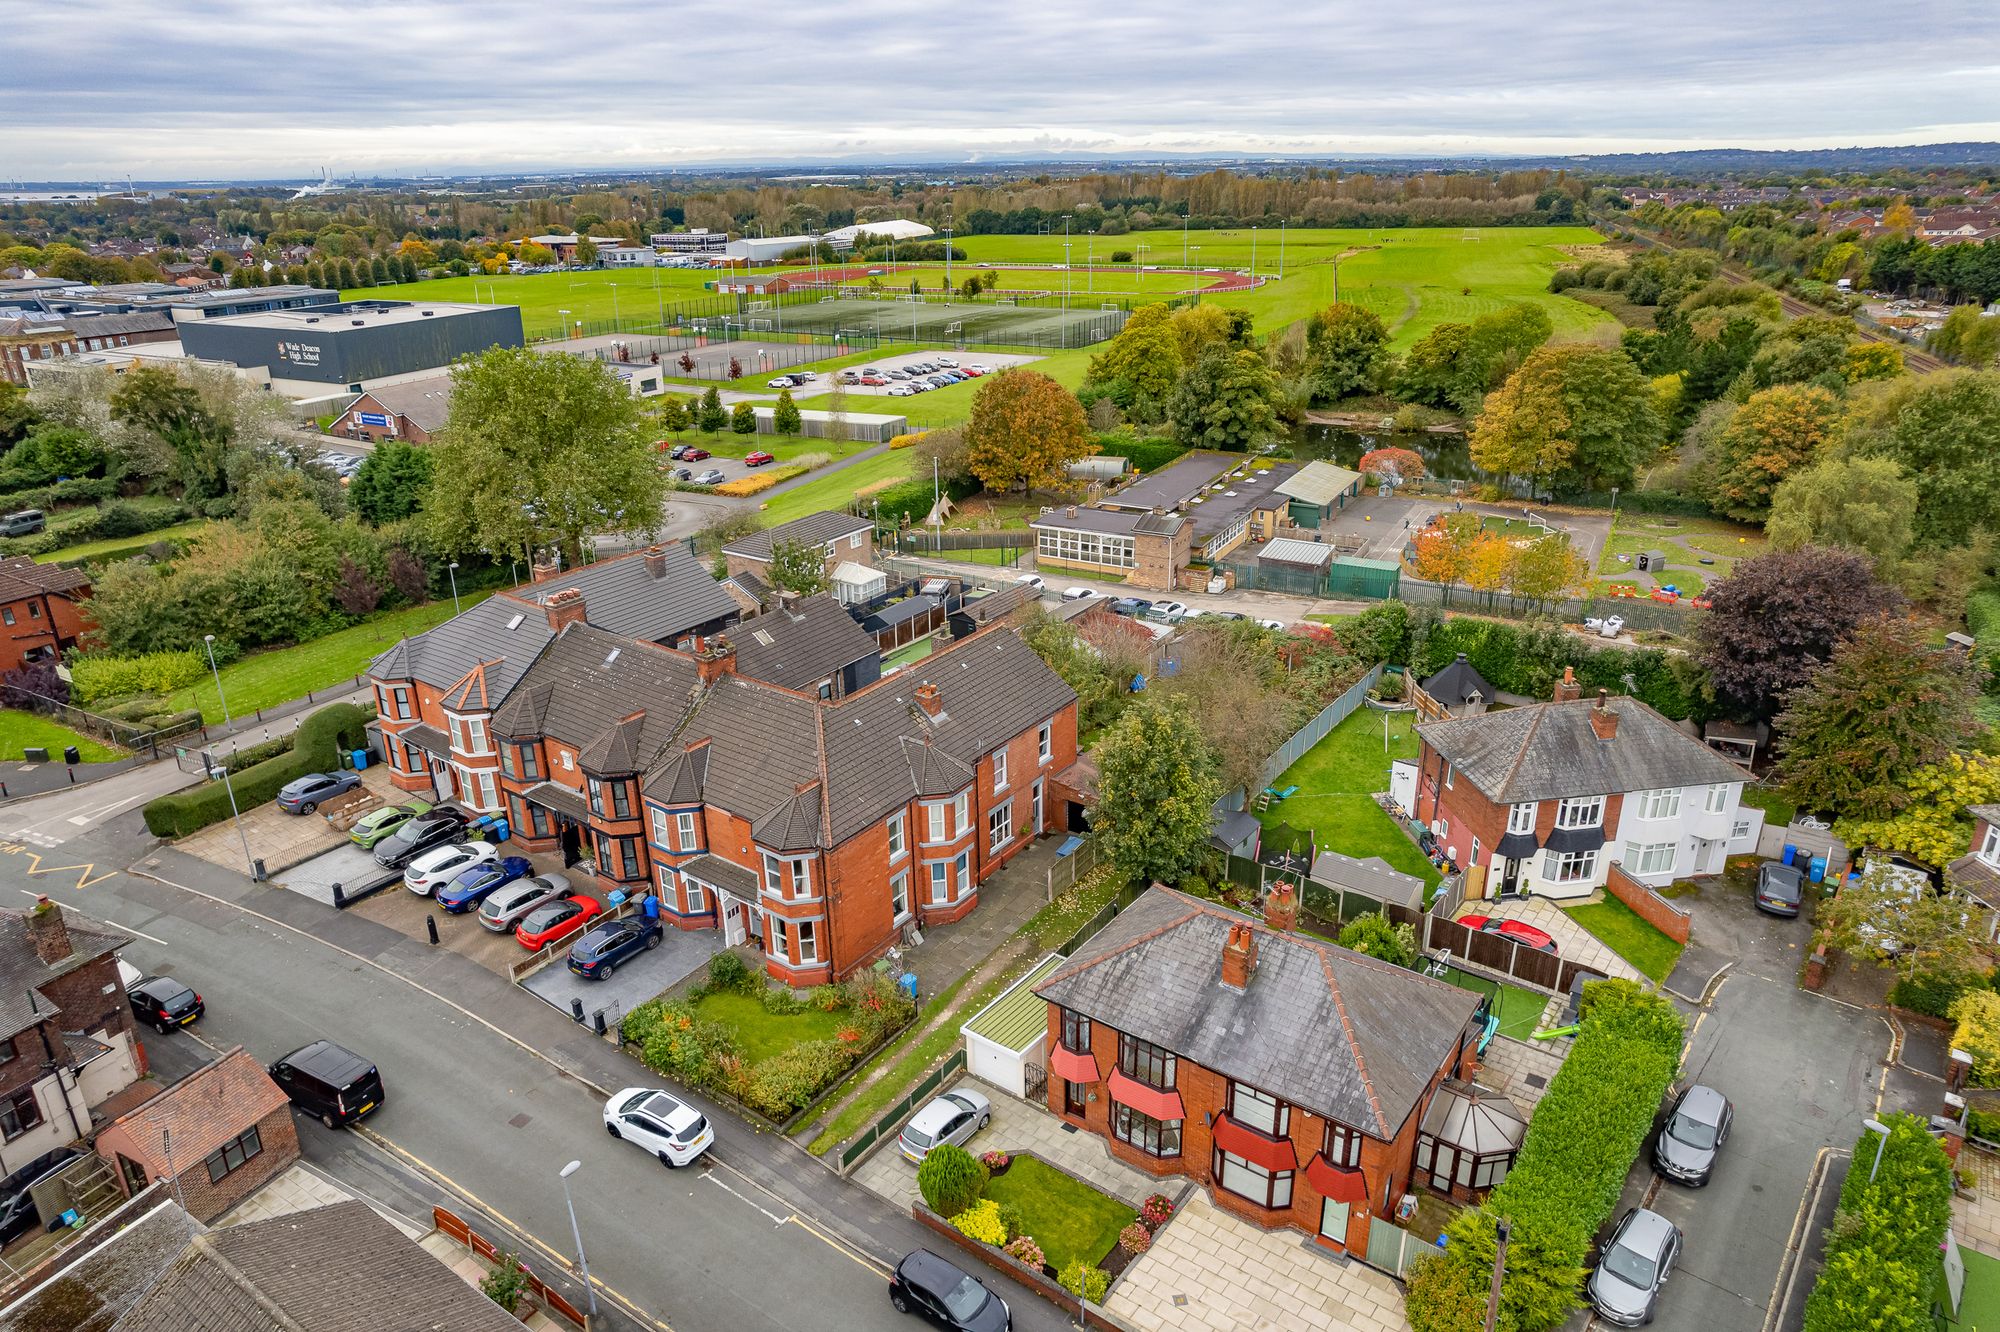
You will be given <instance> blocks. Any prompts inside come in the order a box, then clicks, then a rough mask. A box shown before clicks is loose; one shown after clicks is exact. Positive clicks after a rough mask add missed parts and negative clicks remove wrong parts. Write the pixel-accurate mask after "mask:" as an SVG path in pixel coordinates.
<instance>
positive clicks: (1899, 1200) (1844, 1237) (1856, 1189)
mask: <svg viewBox="0 0 2000 1332" xmlns="http://www.w3.org/2000/svg"><path fill="white" fill-rule="evenodd" d="M1883 1120H1884V1122H1885V1123H1886V1124H1887V1125H1888V1126H1889V1136H1888V1141H1887V1142H1882V1141H1881V1139H1879V1138H1878V1137H1877V1136H1876V1135H1875V1134H1874V1133H1873V1132H1864V1133H1863V1134H1862V1136H1861V1139H1860V1141H1859V1142H1857V1143H1856V1144H1855V1147H1854V1161H1855V1168H1854V1169H1852V1170H1849V1171H1848V1172H1847V1180H1846V1182H1845V1183H1844V1184H1842V1185H1841V1189H1840V1206H1839V1208H1838V1209H1837V1210H1836V1211H1835V1213H1834V1220H1833V1226H1832V1228H1831V1230H1830V1231H1829V1232H1828V1238H1827V1244H1826V1265H1825V1267H1824V1268H1823V1269H1822V1270H1821V1272H1820V1275H1819V1280H1818V1281H1817V1282H1815V1283H1814V1285H1813V1289H1812V1294H1811V1295H1809V1296H1807V1297H1806V1310H1805V1327H1806V1332H1846V1329H1849V1328H1858V1327H1866V1328H1872V1329H1879V1330H1882V1332H1928V1329H1929V1328H1930V1326H1931V1319H1930V1314H1929V1305H1930V1294H1931V1290H1932V1288H1933V1286H1934V1284H1935V1281H1936V1277H1937V1275H1938V1271H1939V1265H1938V1249H1939V1246H1940V1245H1941V1244H1942V1242H1943V1240H1944V1233H1945V1229H1946V1227H1948V1226H1949V1225H1950V1224H1951V1195H1952V1184H1953V1180H1952V1173H1951V1162H1950V1160H1949V1158H1947V1157H1946V1156H1945V1153H1944V1148H1943V1147H1942V1146H1940V1145H1939V1143H1938V1142H1937V1140H1936V1139H1935V1138H1933V1137H1931V1135H1930V1133H1929V1132H1928V1131H1927V1130H1926V1128H1925V1126H1924V1122H1923V1121H1922V1120H1921V1119H1918V1118H1916V1117H1915V1116H1913V1115H1885V1116H1883ZM1878 1146H1879V1147H1880V1148H1881V1151H1882V1161H1881V1165H1880V1167H1879V1168H1875V1167H1874V1165H1873V1162H1874V1155H1875V1149H1876V1148H1877V1147H1878ZM1863 1160H1867V1161H1869V1162H1870V1165H1871V1169H1872V1170H1873V1178H1872V1179H1871V1178H1870V1173H1871V1172H1870V1170H1863V1169H1861V1168H1860V1162H1862V1161H1863Z"/></svg>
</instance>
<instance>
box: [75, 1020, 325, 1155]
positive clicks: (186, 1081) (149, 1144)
mask: <svg viewBox="0 0 2000 1332" xmlns="http://www.w3.org/2000/svg"><path fill="white" fill-rule="evenodd" d="M286 1104H287V1101H286V1099H285V1093H284V1090H283V1089H282V1088H281V1087H279V1086H278V1084H277V1083H275V1082H273V1081H272V1080H271V1075H270V1074H269V1073H266V1072H265V1071H264V1066H263V1064H261V1063H259V1062H258V1061H257V1060H256V1059H255V1058H253V1057H252V1056H250V1055H249V1054H246V1053H245V1052H244V1049H243V1047H242V1046H240V1045H239V1046H237V1047H235V1048H234V1049H232V1050H230V1051H228V1052H227V1053H225V1054H223V1055H221V1056H220V1057H218V1058H217V1059H215V1060H214V1061H213V1062H211V1063H209V1064H206V1065H204V1066H203V1067H202V1068H200V1069H198V1070H197V1071H195V1072H193V1073H190V1074H189V1075H188V1076H187V1077H185V1078H182V1079H181V1080H180V1081H179V1082H176V1083H175V1084H174V1085H173V1086H171V1087H169V1088H167V1089H166V1090H165V1091H163V1092H161V1093H160V1094H159V1095H158V1096H155V1097H154V1098H153V1099H152V1100H150V1101H148V1102H146V1103H145V1104H144V1105H142V1106H140V1107H139V1108H138V1109H136V1110H132V1111H128V1112H127V1113H125V1114H123V1115H121V1116H119V1117H118V1119H117V1120H115V1121H114V1122H113V1124H112V1127H113V1128H119V1129H124V1130H125V1131H127V1132H128V1133H130V1134H131V1138H132V1143H133V1147H134V1150H136V1151H138V1152H140V1153H142V1154H144V1155H145V1156H147V1157H148V1159H149V1163H150V1164H152V1165H154V1166H156V1167H158V1168H161V1169H164V1168H165V1166H166V1160H165V1158H164V1157H161V1158H159V1159H157V1160H153V1159H151V1158H152V1156H153V1153H155V1152H158V1151H159V1149H160V1143H161V1142H162V1141H171V1142H172V1143H173V1147H174V1152H175V1154H176V1157H177V1159H178V1160H179V1161H180V1162H182V1163H183V1164H186V1163H189V1162H195V1161H200V1160H201V1159H203V1158H204V1157H206V1156H208V1155H209V1154H210V1153H212V1152H214V1151H217V1150H219V1149H220V1148H221V1147H223V1146H224V1145H225V1144H227V1143H228V1142H230V1141H231V1140H232V1139H234V1138H235V1137H237V1136H238V1135H239V1134H241V1133H242V1132H243V1130H244V1129H247V1128H249V1127H250V1126H251V1125H252V1124H255V1123H256V1122H257V1121H258V1120H260V1119H262V1118H263V1117H264V1116H265V1115H268V1114H270V1113H271V1112H272V1111H273V1110H279V1109H282V1108H284V1106H285V1105H286ZM163 1130H164V1131H166V1132H168V1133H170V1134H171V1135H172V1137H171V1138H170V1139H162V1138H161V1136H160V1135H161V1132H162V1131H163Z"/></svg>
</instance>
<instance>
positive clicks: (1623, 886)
mask: <svg viewBox="0 0 2000 1332" xmlns="http://www.w3.org/2000/svg"><path fill="white" fill-rule="evenodd" d="M1604 891H1605V892H1607V893H1610V894H1611V895H1612V896H1613V897H1615V898H1617V899H1618V900H1619V901H1621V902H1623V903H1624V904H1625V905H1626V906H1628V907H1631V908H1632V910H1633V911H1635V912H1637V913H1638V914H1639V918H1640V919H1641V920H1644V921H1645V922H1646V923H1647V924H1648V925H1651V926H1652V927H1653V928H1654V929H1656V930H1658V931H1659V932H1660V933H1662V934H1664V935H1666V936H1667V937H1668V938H1669V939H1672V940H1673V941H1674V942H1675V943H1681V944H1684V943H1686V942H1687V941H1688V935H1689V934H1690V933H1691V932H1692V931H1693V929H1694V917H1693V916H1691V915H1690V914H1688V912H1687V911H1685V910H1683V909H1682V908H1681V907H1679V906H1676V905H1675V904H1674V903H1672V902H1669V901H1668V900H1667V899H1666V898H1664V897H1661V896H1660V895H1659V894H1658V893H1656V892H1654V891H1653V890H1652V889H1651V888H1648V887H1647V886H1646V885H1645V884H1643V883H1640V882H1639V881H1638V880H1637V879H1635V878H1633V877H1632V876H1631V875H1629V874H1627V873H1626V872H1625V868H1624V866H1622V865H1617V864H1613V865H1612V866H1611V872H1610V873H1609V874H1607V875H1605V876H1604Z"/></svg>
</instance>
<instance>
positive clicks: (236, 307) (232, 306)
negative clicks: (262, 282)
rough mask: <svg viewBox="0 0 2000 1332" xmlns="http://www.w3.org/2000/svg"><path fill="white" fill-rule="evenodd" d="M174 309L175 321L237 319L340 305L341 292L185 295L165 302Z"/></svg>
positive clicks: (254, 290)
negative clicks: (280, 311)
mask: <svg viewBox="0 0 2000 1332" xmlns="http://www.w3.org/2000/svg"><path fill="white" fill-rule="evenodd" d="M163 303H165V304H170V305H172V307H173V311H174V318H176V319H178V320H181V321H182V322H184V323H185V322H187V321H189V320H202V319H233V318H235V317H236V316H238V315H249V314H271V313H273V312H274V311H278V310H305V309H311V308H314V307H327V306H334V305H338V304H340V293H339V292H337V291H329V290H327V289H326V288H325V287H295V286H290V285H287V286H282V287H243V288H240V289H239V288H234V287H231V288H225V289H223V290H220V291H198V292H195V293H193V294H192V295H190V294H188V293H186V292H183V293H181V294H180V295H179V296H174V297H167V298H166V299H165V301H164V302H163Z"/></svg>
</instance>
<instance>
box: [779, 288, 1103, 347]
mask: <svg viewBox="0 0 2000 1332" xmlns="http://www.w3.org/2000/svg"><path fill="white" fill-rule="evenodd" d="M744 321H745V323H746V324H747V325H748V327H749V329H750V333H751V336H753V337H754V336H756V334H757V332H758V331H759V330H760V329H761V327H762V326H763V324H764V323H765V322H766V321H771V322H773V326H775V320H774V318H773V312H771V311H769V310H763V311H760V310H759V309H758V308H757V302H755V301H754V300H753V301H752V302H751V304H750V308H749V309H748V310H746V311H745V313H744ZM1124 321H1125V315H1124V313H1123V312H1122V311H1118V310H1100V309H1097V308H1095V307H1091V308H1088V309H1077V308H1076V307H1075V306H1074V305H1072V307H1071V308H1070V309H1069V310H1068V311H1067V312H1065V311H1064V310H1062V309H1060V308H1054V309H1051V308H1046V307H1043V306H1025V305H1024V306H1013V305H999V304H989V303H987V302H985V301H981V302H978V303H976V304H974V303H969V302H966V303H961V302H954V303H952V304H949V305H945V304H939V303H937V302H932V301H916V300H911V299H910V298H909V297H907V296H904V297H901V298H888V299H881V300H867V299H863V298H859V297H854V298H847V299H839V300H827V301H820V302H819V303H817V304H815V305H787V306H786V307H785V309H784V327H785V331H786V332H788V333H840V332H848V333H860V332H866V333H872V334H874V335H875V336H877V337H881V338H892V339H902V340H906V341H909V342H956V341H959V340H961V339H964V340H971V341H974V342H980V343H986V344H992V343H1007V344H1012V345H1018V346H1023V347H1049V348H1056V349H1060V348H1063V347H1082V346H1087V345H1089V344H1090V343H1093V342H1099V341H1102V340H1103V339H1104V338H1107V337H1110V336H1111V335H1112V334H1113V333H1116V332H1117V331H1118V329H1119V328H1120V327H1121V326H1122V325H1123V324H1124Z"/></svg>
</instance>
